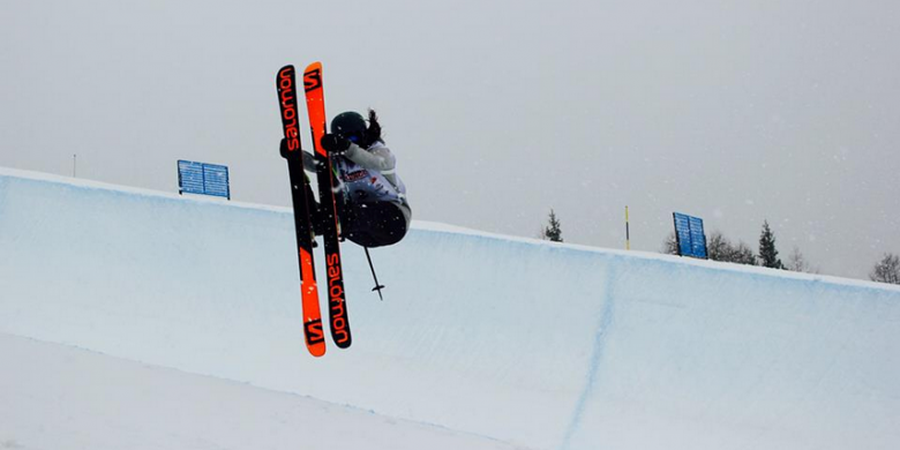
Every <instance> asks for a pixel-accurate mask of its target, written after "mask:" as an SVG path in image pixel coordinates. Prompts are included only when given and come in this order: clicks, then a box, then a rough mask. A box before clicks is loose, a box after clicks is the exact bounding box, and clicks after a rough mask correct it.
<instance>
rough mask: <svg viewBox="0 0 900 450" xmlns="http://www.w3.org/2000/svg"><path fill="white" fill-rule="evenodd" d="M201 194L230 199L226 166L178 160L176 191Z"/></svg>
mask: <svg viewBox="0 0 900 450" xmlns="http://www.w3.org/2000/svg"><path fill="white" fill-rule="evenodd" d="M185 192H186V193H188V194H201V195H213V196H216V197H225V198H227V199H229V200H230V199H231V189H230V187H229V184H228V167H227V166H222V165H218V164H206V163H200V162H194V161H185V160H183V159H182V160H178V193H179V194H184V193H185Z"/></svg>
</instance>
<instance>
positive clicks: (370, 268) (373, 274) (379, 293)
mask: <svg viewBox="0 0 900 450" xmlns="http://www.w3.org/2000/svg"><path fill="white" fill-rule="evenodd" d="M363 249H365V250H366V259H368V260H369V270H371V271H372V278H373V279H374V280H375V287H373V288H372V290H373V291H378V298H380V299H381V301H384V297H382V296H381V290H382V289H384V285H381V284H379V283H378V275H375V266H374V265H373V264H372V257H371V256H369V247H363Z"/></svg>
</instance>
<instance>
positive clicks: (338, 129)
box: [331, 111, 366, 143]
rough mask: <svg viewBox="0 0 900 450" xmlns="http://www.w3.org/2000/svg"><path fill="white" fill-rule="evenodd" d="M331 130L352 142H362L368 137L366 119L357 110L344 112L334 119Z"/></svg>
mask: <svg viewBox="0 0 900 450" xmlns="http://www.w3.org/2000/svg"><path fill="white" fill-rule="evenodd" d="M331 132H332V133H334V134H336V135H338V136H342V137H345V138H347V139H349V140H350V141H351V142H357V143H361V142H362V140H363V139H364V138H365V137H366V119H364V118H363V116H362V115H361V114H359V113H357V112H353V111H347V112H342V113H340V114H338V115H336V116H334V119H332V121H331Z"/></svg>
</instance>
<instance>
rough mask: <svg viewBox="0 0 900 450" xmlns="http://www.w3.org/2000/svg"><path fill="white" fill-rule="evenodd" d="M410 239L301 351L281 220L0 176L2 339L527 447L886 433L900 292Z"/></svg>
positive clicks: (277, 214)
mask: <svg viewBox="0 0 900 450" xmlns="http://www.w3.org/2000/svg"><path fill="white" fill-rule="evenodd" d="M414 225H415V226H414V229H413V230H412V231H411V233H410V235H409V236H408V237H407V238H406V239H405V240H404V241H403V242H402V243H400V244H399V245H396V246H394V247H390V248H386V249H377V250H375V251H374V252H373V258H374V259H375V263H376V265H377V268H378V270H379V278H380V281H381V282H382V283H383V284H386V285H387V286H388V288H387V290H386V291H385V301H384V302H380V301H379V300H378V297H377V295H375V294H373V293H372V292H370V288H371V287H372V281H371V278H370V275H369V273H368V267H367V265H366V261H365V256H364V254H363V253H362V252H361V251H360V250H359V249H358V248H356V247H354V246H352V245H345V246H344V249H343V251H344V267H345V272H346V274H345V276H346V285H347V290H348V298H349V310H350V320H351V326H352V329H353V332H354V344H353V347H352V348H351V349H350V350H347V351H340V350H338V349H336V348H335V347H334V346H332V347H330V348H329V350H328V353H327V354H326V355H325V357H323V358H321V359H315V358H312V357H311V356H309V355H308V354H307V353H306V350H305V347H304V345H303V343H302V330H301V326H300V323H301V321H300V299H299V292H298V274H297V272H298V271H297V261H296V256H295V254H294V237H293V223H292V219H291V215H290V211H289V210H286V209H282V208H272V207H261V206H255V205H241V204H234V203H226V202H221V201H216V200H207V199H197V198H180V197H178V196H177V195H169V194H161V193H156V192H146V191H140V190H134V189H124V188H118V187H113V186H106V185H101V184H96V183H88V182H82V181H73V180H69V179H60V178H54V177H49V176H43V175H35V174H30V173H24V172H18V171H12V170H5V169H0V332H2V333H8V334H12V335H17V336H23V337H30V338H35V339H39V340H42V341H47V342H54V343H62V344H69V345H75V346H80V347H83V348H86V349H90V350H93V351H97V352H103V353H106V354H109V355H113V356H117V357H121V358H127V359H130V360H134V361H139V362H143V363H147V364H153V365H157V366H163V367H169V368H175V369H179V370H182V371H186V372H192V373H196V374H201V375H212V376H215V377H219V378H224V379H228V380H234V381H239V382H246V383H249V384H252V385H254V386H258V387H263V388H267V389H271V390H276V391H284V392H291V393H297V394H301V395H306V396H311V397H313V398H316V399H321V400H325V401H328V402H333V403H338V404H346V405H350V406H354V407H357V408H362V409H366V410H372V411H374V412H376V413H378V414H383V415H387V416H393V417H399V418H403V419H409V420H412V421H418V422H424V423H429V424H436V425H440V426H443V427H446V428H449V429H452V430H460V431H464V432H467V433H473V434H476V435H482V436H487V437H491V438H495V439H499V440H502V441H505V442H509V443H513V444H517V445H527V446H529V447H534V448H547V449H550V448H561V449H568V448H571V449H596V448H615V449H622V448H641V449H647V448H667V449H672V448H690V449H698V448H701V449H702V448H715V449H722V448H768V449H773V448H791V449H795V448H848V447H855V448H890V447H891V446H892V445H893V444H894V443H896V442H897V441H898V440H900V427H898V424H900V385H898V384H897V383H896V380H897V379H898V378H900V351H898V348H897V342H900V289H897V288H893V287H888V286H884V285H878V284H874V283H868V282H861V281H850V280H843V279H836V278H828V277H820V276H810V275H803V274H791V273H785V272H776V271H770V270H765V269H757V268H742V267H738V266H732V265H724V264H718V263H714V262H707V261H683V260H680V259H678V258H674V257H668V256H662V255H652V254H642V253H638V252H623V251H609V250H600V249H591V248H583V247H577V246H569V245H557V244H550V243H544V242H535V241H531V240H526V239H515V238H508V237H503V236H491V235H486V234H482V233H478V232H474V231H467V230H459V229H454V228H452V227H447V226H443V225H439V224H429V223H422V222H418V223H415V224H414ZM320 259H321V258H320ZM318 269H319V270H320V272H321V269H322V264H319V267H318ZM319 279H324V277H323V276H322V274H321V273H320V276H319Z"/></svg>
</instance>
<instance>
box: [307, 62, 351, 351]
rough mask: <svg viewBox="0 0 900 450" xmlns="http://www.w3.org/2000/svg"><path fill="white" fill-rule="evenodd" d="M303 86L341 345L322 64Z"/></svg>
mask: <svg viewBox="0 0 900 450" xmlns="http://www.w3.org/2000/svg"><path fill="white" fill-rule="evenodd" d="M303 86H304V89H305V91H306V108H307V113H308V116H309V127H310V130H311V133H312V140H313V148H314V149H315V154H316V161H317V162H318V170H317V174H316V175H317V181H318V183H317V184H318V185H319V202H320V204H321V208H322V213H323V214H322V216H323V225H324V231H323V235H322V236H323V240H324V242H325V263H326V264H327V265H328V269H327V271H326V272H327V274H328V312H329V319H330V325H331V337H332V339H333V340H334V343H335V344H336V345H337V346H338V347H340V348H347V347H349V346H350V344H351V343H352V337H351V335H350V320H349V318H348V315H347V302H346V293H345V291H344V272H343V270H342V266H341V251H340V243H339V242H340V239H339V236H338V234H339V231H338V230H339V226H340V222H339V217H338V209H337V202H336V199H335V187H336V186H337V178H336V177H335V176H334V172H333V170H332V165H331V159H330V158H329V157H328V153H327V152H326V151H325V149H324V148H322V145H321V142H320V141H321V139H322V136H324V135H325V132H326V116H325V92H324V88H323V86H322V63H321V62H314V63H312V64H310V65H309V66H307V67H306V70H304V71H303Z"/></svg>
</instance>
